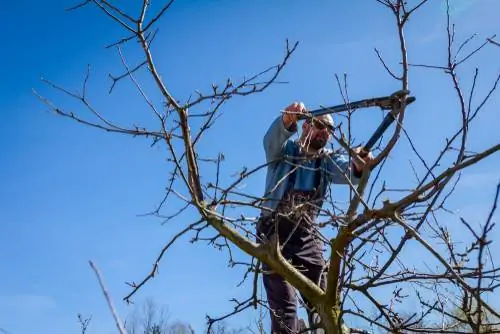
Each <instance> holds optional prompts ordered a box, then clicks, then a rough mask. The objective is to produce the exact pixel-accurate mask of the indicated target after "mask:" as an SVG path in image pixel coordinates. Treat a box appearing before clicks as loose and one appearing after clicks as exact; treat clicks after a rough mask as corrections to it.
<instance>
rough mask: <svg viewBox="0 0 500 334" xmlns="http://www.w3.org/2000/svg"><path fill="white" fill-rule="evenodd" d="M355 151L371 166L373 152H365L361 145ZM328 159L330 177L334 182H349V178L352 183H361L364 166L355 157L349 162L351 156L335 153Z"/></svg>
mask: <svg viewBox="0 0 500 334" xmlns="http://www.w3.org/2000/svg"><path fill="white" fill-rule="evenodd" d="M353 151H354V153H356V154H358V155H359V156H360V157H361V159H362V160H363V161H364V162H365V163H366V164H368V167H370V164H371V162H372V161H373V154H372V153H371V152H367V153H363V152H362V149H361V147H357V148H355V149H353ZM327 159H328V172H329V177H330V180H331V182H332V183H337V184H348V183H349V182H348V180H350V182H351V183H352V184H358V183H359V181H360V179H361V177H362V176H363V167H362V166H360V165H358V164H356V163H355V160H354V159H351V163H349V156H348V155H347V154H339V153H333V154H331V155H329V156H328V158H327ZM346 177H347V178H346Z"/></svg>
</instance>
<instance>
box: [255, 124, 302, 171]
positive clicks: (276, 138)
mask: <svg viewBox="0 0 500 334" xmlns="http://www.w3.org/2000/svg"><path fill="white" fill-rule="evenodd" d="M296 132H297V124H296V123H295V124H294V125H293V126H291V128H289V129H287V128H285V125H284V124H283V119H282V117H281V116H279V117H277V118H276V119H275V120H274V121H273V122H272V123H271V126H270V127H269V129H268V130H267V132H266V134H265V135H264V139H263V145H264V151H265V152H266V160H267V162H270V161H272V160H275V159H277V158H279V157H280V154H281V153H282V152H283V148H284V146H285V144H286V142H287V140H288V139H289V138H290V137H291V136H292V135H293V134H295V133H296Z"/></svg>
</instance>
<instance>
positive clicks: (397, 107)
mask: <svg viewBox="0 0 500 334" xmlns="http://www.w3.org/2000/svg"><path fill="white" fill-rule="evenodd" d="M409 93H410V92H409V91H403V90H401V91H397V92H395V93H393V94H392V95H390V96H384V97H376V98H371V99H364V100H359V101H354V102H350V103H344V104H340V105H336V106H332V107H325V108H320V109H315V110H311V111H309V112H308V114H306V115H301V116H299V118H300V119H305V118H311V117H317V116H321V115H325V114H333V113H339V112H343V111H346V110H352V109H360V108H370V107H379V108H381V109H382V110H390V112H389V113H388V114H387V115H386V116H385V117H384V119H383V120H382V122H381V123H380V125H379V126H378V128H377V129H376V130H375V132H374V133H373V134H372V136H371V137H370V139H368V141H367V142H366V144H365V145H363V150H364V151H370V150H371V149H372V148H373V146H374V145H375V143H376V142H377V141H378V140H379V139H380V137H382V135H383V134H384V132H385V131H386V130H387V128H388V127H389V126H390V125H391V124H392V122H394V120H395V119H396V117H397V116H398V114H399V113H400V112H401V107H402V102H403V99H405V101H406V102H405V105H409V104H411V103H412V102H414V101H415V100H416V98H415V97H414V96H408V94H409Z"/></svg>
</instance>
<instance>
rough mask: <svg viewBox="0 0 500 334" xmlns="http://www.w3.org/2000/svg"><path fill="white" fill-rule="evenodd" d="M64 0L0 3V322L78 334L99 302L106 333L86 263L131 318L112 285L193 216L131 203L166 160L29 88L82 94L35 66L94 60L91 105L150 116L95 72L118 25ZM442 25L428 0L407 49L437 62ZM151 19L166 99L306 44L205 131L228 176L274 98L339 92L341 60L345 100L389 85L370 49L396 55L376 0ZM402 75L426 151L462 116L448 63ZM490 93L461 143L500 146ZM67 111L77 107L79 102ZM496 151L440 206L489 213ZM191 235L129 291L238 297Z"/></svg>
mask: <svg viewBox="0 0 500 334" xmlns="http://www.w3.org/2000/svg"><path fill="white" fill-rule="evenodd" d="M411 2H412V1H410V3H411ZM451 3H452V5H453V6H454V11H453V20H454V22H455V23H456V24H457V40H459V41H462V40H464V38H466V37H468V36H469V35H471V34H472V33H475V32H477V33H478V36H477V37H476V39H477V41H476V42H475V43H476V44H475V45H478V43H481V42H482V41H484V40H485V38H486V37H488V36H491V35H492V34H494V33H497V34H498V33H500V23H499V21H498V13H499V12H500V2H499V1H496V0H460V1H458V0H452V1H451ZM154 5H155V6H159V5H158V4H156V3H155V4H154ZM64 6H65V5H63V3H62V2H60V1H55V0H47V1H43V2H39V1H33V0H28V1H9V2H7V3H6V4H4V5H3V8H2V13H3V15H2V17H3V23H4V27H5V29H6V30H5V33H4V35H3V40H2V45H3V48H2V50H3V51H2V52H0V62H1V64H2V66H1V67H0V78H1V81H0V82H1V89H0V161H1V164H0V184H1V187H0V199H1V200H0V328H3V329H4V330H6V331H9V332H10V333H12V334H31V333H33V334H35V333H51V334H59V333H61V334H62V333H65V334H66V333H74V332H78V325H77V322H76V314H77V313H82V314H83V315H92V316H93V320H92V324H91V331H90V333H96V334H108V333H113V332H115V330H114V327H113V326H114V325H113V320H112V318H111V316H110V314H109V311H108V309H107V306H106V304H105V301H104V299H103V297H102V294H101V292H100V290H99V286H98V284H97V281H96V280H95V277H94V275H93V273H92V271H91V269H90V267H89V265H88V262H87V261H88V260H93V261H95V263H96V264H97V265H98V266H99V268H100V269H101V271H102V273H103V275H104V277H105V280H106V283H107V285H108V286H109V288H110V293H111V294H112V296H113V298H114V300H115V304H116V305H117V307H118V309H119V311H120V314H121V315H122V316H125V315H126V314H127V312H129V311H130V308H128V307H127V306H126V305H124V304H123V303H122V302H121V298H122V297H123V296H124V295H125V294H126V293H127V292H129V291H130V290H129V287H128V286H127V285H126V284H124V283H125V282H126V281H132V280H139V279H141V278H142V277H143V276H144V275H145V274H146V273H147V272H148V271H149V270H150V268H151V264H152V263H153V261H154V259H155V258H156V256H157V254H158V252H159V250H160V249H161V248H162V246H163V245H164V244H165V243H166V242H167V241H168V240H169V238H170V237H171V236H172V235H173V233H174V232H175V231H178V230H179V229H180V228H181V227H179V226H180V224H185V223H187V222H188V220H186V221H184V222H183V221H177V222H176V224H179V225H177V226H169V225H161V224H160V223H161V221H159V220H158V219H154V218H151V217H138V215H139V214H142V213H145V212H148V211H151V210H152V209H153V208H154V207H155V205H156V204H157V203H158V202H159V200H161V198H162V194H163V190H164V186H165V185H166V182H167V179H168V174H167V171H168V170H169V169H168V167H169V166H168V165H167V163H166V162H165V157H166V156H165V154H164V152H163V151H162V149H161V148H150V147H149V142H147V141H145V140H142V139H134V138H128V137H125V136H121V135H113V134H108V133H104V132H100V131H97V130H94V129H90V128H86V127H83V126H81V125H78V124H76V123H74V122H71V121H69V120H67V119H63V118H60V117H57V116H55V115H53V114H51V113H48V112H46V108H45V107H44V106H43V105H42V104H41V103H40V102H39V101H38V100H37V99H36V98H35V97H34V96H33V94H32V91H31V90H32V88H35V89H36V90H38V91H40V92H41V93H42V94H44V95H47V96H49V97H50V98H52V99H53V100H54V101H55V102H57V103H58V104H59V105H61V106H70V107H71V108H76V104H75V103H73V102H70V101H68V100H67V99H65V98H64V97H63V96H62V95H57V94H54V92H53V91H52V90H49V89H47V88H46V87H45V86H44V85H43V84H42V83H41V82H40V78H41V77H42V76H43V77H46V78H48V79H50V80H52V81H54V82H57V83H58V84H61V85H64V86H65V87H67V88H69V89H70V90H72V91H75V90H79V89H80V87H81V83H82V80H83V78H84V75H85V71H86V68H87V64H91V66H92V74H91V79H90V82H89V88H88V89H89V97H90V98H91V99H92V100H93V101H94V103H95V104H96V106H97V107H98V108H99V110H101V111H102V112H103V113H105V114H106V115H108V116H109V117H111V118H113V119H116V120H120V121H122V122H123V123H124V124H130V123H133V122H136V121H137V122H139V123H141V124H151V123H152V117H151V113H150V112H149V110H148V109H147V107H146V105H145V104H144V103H142V101H141V99H140V97H139V96H138V94H136V93H135V91H133V90H132V87H131V85H130V83H123V84H121V85H118V86H117V87H116V90H115V92H114V93H113V95H111V96H108V94H107V89H108V88H109V85H110V84H111V82H110V81H109V78H108V77H107V74H108V73H109V72H111V73H112V74H120V73H121V64H120V58H119V56H118V54H117V52H116V50H115V49H105V48H104V46H105V45H107V44H109V43H111V42H114V41H116V40H117V39H119V38H121V37H123V35H122V31H121V30H120V28H119V27H117V25H116V24H115V23H114V22H111V21H110V20H109V19H107V18H105V17H104V16H103V15H102V13H101V12H99V11H97V10H96V9H95V8H93V7H89V8H85V9H82V10H80V11H76V12H71V13H68V12H65V11H64V8H65V7H64ZM445 22H446V21H445V16H444V6H443V2H442V1H438V0H432V1H430V3H429V4H428V5H426V6H424V7H423V8H422V9H421V10H420V11H419V12H418V13H417V14H416V15H415V16H414V17H413V20H412V21H411V22H410V23H409V25H408V28H407V41H408V45H409V49H408V51H409V59H410V61H411V62H413V63H428V64H434V65H444V62H445V60H446V58H445V56H446V54H445V52H446V47H445V45H444V43H445V37H446V36H445V31H444V27H445ZM158 27H159V28H160V31H159V34H158V36H157V37H156V41H155V47H154V50H153V51H154V52H155V57H156V62H157V64H158V69H159V71H160V72H161V75H162V77H163V78H164V80H165V82H166V83H167V85H168V86H169V88H170V90H171V91H172V93H173V94H174V96H176V97H177V98H178V99H185V98H186V97H188V96H189V95H190V94H191V93H192V92H193V90H194V89H200V90H202V91H208V90H209V89H210V84H211V83H212V82H220V83H222V82H224V80H225V79H226V78H227V77H228V76H230V77H232V78H233V79H234V80H235V81H237V80H238V79H240V78H241V77H242V76H243V75H247V76H248V75H250V74H252V73H256V72H259V71H261V70H263V69H265V68H267V67H268V66H270V65H273V64H276V63H277V62H279V61H280V59H281V58H280V57H282V55H283V51H284V42H285V39H286V38H289V39H290V40H291V41H292V42H293V41H296V40H298V41H299V42H300V45H299V48H298V50H297V52H296V54H295V55H294V56H293V57H292V58H291V59H290V62H289V65H288V67H287V68H286V69H285V70H284V72H283V75H282V76H281V78H280V80H283V81H288V82H289V83H288V84H286V85H284V84H283V85H276V86H273V87H271V88H269V90H267V91H266V92H265V93H262V94H258V95H254V96H252V97H249V98H235V99H234V100H233V101H231V102H229V103H228V104H227V106H226V107H225V109H224V116H223V117H222V118H221V119H220V122H219V123H218V125H217V126H216V127H215V128H214V129H213V130H212V132H210V134H208V135H207V137H206V138H205V140H204V141H203V143H202V144H201V145H200V150H201V152H203V153H206V155H207V156H208V155H213V154H216V153H218V152H220V151H224V152H225V155H226V158H227V161H226V165H225V172H226V173H227V175H228V174H231V173H234V172H236V171H238V170H239V169H240V168H241V166H243V165H245V166H256V165H258V164H260V163H262V162H263V159H264V154H263V151H262V145H261V142H262V136H263V134H264V132H265V130H266V129H267V126H268V125H269V123H270V122H271V121H272V120H273V119H274V117H276V116H277V115H278V113H279V110H280V108H283V107H285V106H286V105H288V104H289V103H290V102H292V101H294V100H301V101H303V102H304V103H305V104H306V106H308V107H311V108H314V107H318V106H319V105H320V104H323V105H328V104H330V105H331V104H338V103H341V97H340V95H339V92H338V90H337V88H336V82H335V78H334V74H335V73H338V74H340V75H342V74H343V73H347V74H348V78H349V79H348V80H349V94H350V97H351V99H352V100H354V99H360V98H366V97H373V96H381V95H388V94H390V93H392V92H393V91H394V90H397V89H398V88H399V86H398V83H397V82H395V81H394V80H393V79H392V78H391V77H389V76H388V75H387V74H386V73H385V71H384V69H383V67H382V66H381V65H380V63H379V62H378V60H377V57H376V55H375V53H374V51H373V48H374V47H377V48H378V49H379V50H380V51H381V52H382V54H383V56H384V57H385V59H386V60H387V62H388V63H389V64H390V66H391V67H395V66H397V63H398V61H399V53H398V45H397V39H396V29H395V24H394V21H393V17H392V16H391V15H390V14H389V13H388V12H387V10H385V9H384V8H383V7H382V6H380V5H379V4H377V3H376V1H374V0H344V1H323V0H315V1H290V0H287V1H284V0H275V1H264V0H253V1H229V0H218V1H202V0H198V1H194V0H189V1H176V2H175V3H174V5H173V6H172V8H171V10H170V11H169V12H168V13H167V15H166V16H165V17H164V19H163V20H162V21H161V22H160V23H159V25H158ZM125 54H126V56H127V58H128V59H129V60H130V61H131V62H133V61H134V60H137V59H139V58H138V53H137V52H136V51H134V50H133V49H132V45H131V46H130V47H127V48H125ZM499 59H500V49H499V48H498V47H494V46H491V47H488V48H486V49H485V50H484V52H481V53H479V54H477V55H475V56H474V57H473V58H472V59H471V62H470V64H469V65H467V66H464V67H463V68H462V71H461V72H460V78H461V79H462V80H463V81H464V86H465V88H467V89H468V88H469V87H470V85H471V78H472V74H473V68H474V66H475V65H476V64H477V65H479V66H480V75H479V79H480V81H479V86H478V94H479V95H478V97H477V99H476V100H475V101H478V100H479V97H480V96H483V95H484V92H485V91H486V90H488V89H489V87H490V86H491V84H492V83H493V80H494V79H495V76H496V75H497V74H498V72H499V71H500V62H499ZM146 87H150V86H146ZM410 89H411V91H412V93H413V94H414V95H416V96H417V102H416V103H415V104H414V105H413V106H412V107H411V109H409V111H408V116H407V120H406V122H407V130H408V132H409V133H410V134H411V135H412V138H413V139H414V143H415V145H416V146H417V147H418V148H419V150H420V152H421V153H422V155H423V156H424V157H426V158H428V159H433V158H434V157H435V156H436V154H437V153H438V150H439V147H442V144H443V143H444V138H445V135H443V134H450V133H452V131H453V130H454V129H456V128H457V126H458V124H459V121H460V118H459V115H458V109H457V102H456V99H455V96H454V92H453V90H452V89H451V85H450V81H449V78H447V77H446V76H445V75H443V74H442V73H439V72H436V71H431V70H428V69H416V68H412V69H411V72H410ZM151 94H152V96H153V97H155V96H157V95H154V94H153V92H152V91H151ZM156 102H158V103H160V102H161V101H159V100H157V101H156ZM499 102H500V94H496V95H495V96H494V97H493V98H492V100H491V101H490V104H489V105H488V106H487V107H486V108H485V109H484V114H483V115H482V116H481V118H480V119H479V120H478V121H477V122H476V123H474V126H473V128H472V131H471V137H472V138H471V141H470V146H469V147H468V148H469V149H470V150H473V151H474V150H475V151H478V150H481V149H484V148H487V147H489V146H490V145H492V144H495V143H498V140H499V136H498V122H499V115H498V105H499ZM75 110H80V111H81V112H82V115H86V114H85V110H83V109H75ZM362 115H363V117H362V118H358V119H356V123H355V124H356V132H355V135H356V136H357V138H360V139H359V140H363V139H364V138H367V137H368V135H369V133H370V131H372V130H373V129H374V128H375V127H376V124H377V121H378V120H379V118H378V116H379V113H378V112H376V111H374V112H370V111H364V112H363V114H362ZM436 145H438V146H436ZM407 150H408V145H407V144H405V143H403V142H402V144H401V145H399V146H398V147H397V149H396V150H395V153H394V156H393V157H392V158H391V161H390V166H389V167H388V170H387V174H386V175H387V177H388V182H389V183H390V184H392V185H393V186H395V187H396V186H400V185H406V186H409V185H410V186H411V185H413V183H414V179H413V178H412V175H413V174H412V171H411V168H410V165H409V163H408V158H409V156H410V154H409V152H408V151H407ZM412 159H415V157H414V156H413V157H412ZM414 161H415V160H414ZM499 163H500V160H499V158H498V155H496V156H494V157H492V158H491V159H489V160H488V161H486V162H484V163H481V164H480V165H478V166H475V167H474V168H472V169H471V170H470V171H469V172H467V173H466V175H465V176H464V179H463V183H462V184H461V186H460V187H459V188H458V190H459V194H458V195H457V196H456V197H455V198H454V199H453V200H452V202H451V203H450V205H451V206H452V208H453V209H454V210H458V209H460V210H461V211H460V212H461V213H462V214H463V215H464V216H466V217H468V218H474V219H476V220H477V221H480V220H481V219H482V218H484V216H485V213H486V210H487V209H488V208H489V206H490V202H489V201H488V200H489V199H491V197H492V195H493V191H494V186H495V184H496V182H497V181H498V178H499V176H498V164H499ZM254 180H255V181H252V183H249V184H248V189H249V190H250V191H253V192H255V193H259V192H260V191H261V189H263V182H264V178H263V175H262V174H260V175H259V176H257V177H256V178H255V179H254ZM169 205H171V204H169ZM188 218H189V217H187V218H186V219H188ZM455 232H456V233H460V231H455ZM495 233H496V235H497V236H498V235H499V234H498V231H495ZM186 240H187V238H184V239H183V240H182V241H181V242H179V243H178V244H177V245H176V246H175V247H173V248H172V249H171V251H170V252H169V253H168V255H167V256H166V257H165V259H164V261H163V262H162V265H161V268H160V274H159V275H158V276H157V277H156V278H155V279H154V280H153V281H151V282H150V283H149V284H148V285H147V286H145V287H144V289H143V290H141V291H140V293H139V294H138V295H137V300H138V301H140V300H144V299H146V298H148V297H153V298H154V300H155V301H156V302H157V303H158V304H161V305H165V306H167V307H168V308H169V311H170V314H171V317H172V319H179V320H183V321H186V322H189V323H191V324H192V325H193V327H194V328H195V329H202V328H203V327H204V321H205V318H204V316H205V314H206V313H207V312H208V313H209V314H210V315H214V316H216V315H218V314H222V313H224V312H226V311H229V310H231V307H232V305H231V304H230V303H229V302H228V301H229V300H230V299H231V298H233V297H238V298H245V297H246V296H247V295H248V289H244V288H243V289H242V288H237V287H236V284H237V282H239V280H240V278H241V275H242V272H241V270H235V269H230V268H227V262H226V257H225V256H223V255H222V254H221V253H220V252H218V251H217V250H215V249H213V248H208V247H207V246H205V245H204V244H194V245H192V244H189V243H187V242H186ZM497 249H498V246H497ZM256 316H257V313H256V312H253V311H249V312H247V313H245V314H244V315H242V316H241V317H238V318H235V319H234V320H233V321H230V322H229V323H230V324H232V325H234V326H236V327H238V326H245V325H246V324H247V323H248V322H249V321H250V320H251V319H254V318H256Z"/></svg>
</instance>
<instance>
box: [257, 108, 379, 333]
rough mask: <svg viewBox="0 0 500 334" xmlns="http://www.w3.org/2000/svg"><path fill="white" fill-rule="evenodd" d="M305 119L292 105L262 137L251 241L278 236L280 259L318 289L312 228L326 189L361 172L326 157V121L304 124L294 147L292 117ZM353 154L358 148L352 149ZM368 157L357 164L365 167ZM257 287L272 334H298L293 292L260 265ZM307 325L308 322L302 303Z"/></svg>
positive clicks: (319, 261) (318, 258) (319, 262)
mask: <svg viewBox="0 0 500 334" xmlns="http://www.w3.org/2000/svg"><path fill="white" fill-rule="evenodd" d="M304 113H307V110H306V108H305V106H304V104H303V103H293V104H291V105H290V106H288V107H287V108H286V109H285V113H283V115H282V116H279V117H277V118H276V119H275V120H274V121H273V123H272V124H271V126H270V127H269V129H268V131H267V133H266V134H265V136H264V141H263V144H264V150H265V154H266V160H267V163H268V166H267V176H266V189H265V194H264V199H265V201H264V204H263V207H264V208H263V209H262V212H261V219H260V220H259V223H258V225H257V240H258V241H261V240H262V238H266V239H269V237H270V236H271V235H272V234H274V233H276V232H278V240H279V243H280V246H281V252H282V254H283V256H284V257H285V258H286V259H287V260H288V261H290V262H291V263H292V265H294V266H295V267H296V268H297V269H298V270H300V271H301V272H302V273H303V274H304V275H305V276H307V277H308V278H309V279H310V280H312V281H313V282H315V283H316V284H318V285H319V286H320V287H322V288H324V282H323V280H322V279H321V278H322V277H323V272H324V267H325V261H324V259H323V254H322V253H323V247H322V246H321V240H320V239H319V233H318V231H317V228H316V227H315V226H314V223H315V220H316V218H317V216H318V213H319V210H320V209H321V206H322V204H323V200H324V196H325V193H326V190H327V188H328V185H329V184H330V183H335V184H348V183H349V182H350V183H352V184H357V183H358V182H359V179H360V177H361V176H362V166H359V165H357V164H356V163H355V162H354V159H351V161H353V162H349V157H348V155H341V154H336V153H333V152H331V151H328V150H327V149H326V148H325V146H326V144H327V143H328V140H329V139H330V136H331V134H330V130H331V129H333V119H332V117H331V116H330V115H328V114H327V115H323V116H319V117H316V118H309V119H306V121H304V123H303V125H302V134H301V136H300V138H299V139H298V140H296V141H294V140H290V137H292V135H294V134H295V133H297V130H298V125H297V121H298V117H299V115H300V114H304ZM355 152H356V153H357V154H360V153H361V150H360V148H357V149H355ZM372 160H373V156H372V154H371V153H369V154H367V155H365V156H364V158H363V161H364V162H365V163H367V164H370V163H371V161H372ZM263 271H264V274H263V283H264V287H265V289H266V294H267V298H268V302H269V306H270V309H271V312H270V313H271V323H272V333H273V334H275V333H276V334H281V333H298V331H299V330H300V328H299V321H298V318H297V298H296V294H295V290H294V289H293V287H292V286H291V285H290V284H289V283H288V282H286V281H285V280H284V279H283V278H282V277H281V276H279V275H278V274H276V273H273V272H272V271H270V270H269V268H268V267H267V266H266V265H263ZM304 301H305V302H306V305H307V306H308V314H309V320H310V321H311V319H312V312H310V310H309V309H310V307H311V305H309V303H308V302H307V300H305V298H304Z"/></svg>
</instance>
